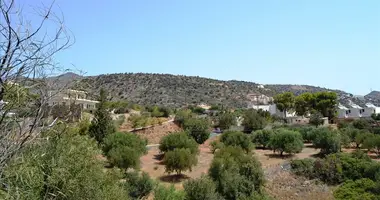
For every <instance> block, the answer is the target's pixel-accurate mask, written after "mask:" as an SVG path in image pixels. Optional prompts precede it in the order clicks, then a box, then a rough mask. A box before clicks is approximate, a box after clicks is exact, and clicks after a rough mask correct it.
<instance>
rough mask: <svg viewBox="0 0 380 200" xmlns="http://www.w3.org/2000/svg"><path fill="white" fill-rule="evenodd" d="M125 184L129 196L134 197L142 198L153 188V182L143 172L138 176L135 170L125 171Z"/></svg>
mask: <svg viewBox="0 0 380 200" xmlns="http://www.w3.org/2000/svg"><path fill="white" fill-rule="evenodd" d="M125 175H126V184H127V190H128V192H129V196H130V197H132V198H134V199H142V198H143V197H146V196H148V195H149V194H150V192H151V191H153V188H154V182H153V180H152V179H151V178H150V177H149V175H148V174H147V173H145V172H143V173H142V175H141V176H140V175H139V174H138V173H137V172H129V173H126V174H125Z"/></svg>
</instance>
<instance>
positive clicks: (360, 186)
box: [334, 179, 379, 200]
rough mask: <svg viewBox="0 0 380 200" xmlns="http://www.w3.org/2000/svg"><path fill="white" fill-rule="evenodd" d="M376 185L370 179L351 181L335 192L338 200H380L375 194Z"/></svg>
mask: <svg viewBox="0 0 380 200" xmlns="http://www.w3.org/2000/svg"><path fill="white" fill-rule="evenodd" d="M375 190H376V183H375V182H374V181H372V180H370V179H359V180H356V181H352V180H349V181H347V182H345V183H344V184H343V185H342V186H340V187H339V188H338V189H336V190H335V191H334V197H335V199H337V200H356V199H360V200H374V199H378V198H379V196H378V195H379V194H376V193H375Z"/></svg>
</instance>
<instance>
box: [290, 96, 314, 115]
mask: <svg viewBox="0 0 380 200" xmlns="http://www.w3.org/2000/svg"><path fill="white" fill-rule="evenodd" d="M314 104H315V97H314V95H313V94H312V93H309V92H305V93H302V94H301V95H299V96H297V97H296V98H295V103H294V108H295V111H296V113H297V115H299V116H306V115H307V114H311V112H312V111H313V110H314Z"/></svg>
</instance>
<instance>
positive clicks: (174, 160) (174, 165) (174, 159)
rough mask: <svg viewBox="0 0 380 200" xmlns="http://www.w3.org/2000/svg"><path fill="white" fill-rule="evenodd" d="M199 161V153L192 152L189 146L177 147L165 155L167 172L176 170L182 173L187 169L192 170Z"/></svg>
mask: <svg viewBox="0 0 380 200" xmlns="http://www.w3.org/2000/svg"><path fill="white" fill-rule="evenodd" d="M197 163H198V158H197V154H194V153H192V152H191V150H190V149H187V148H176V149H174V150H172V151H168V152H166V153H165V156H164V164H165V171H166V172H167V173H172V172H176V173H177V174H181V173H182V172H183V171H186V170H189V171H191V168H192V167H193V166H195V165H196V164H197Z"/></svg>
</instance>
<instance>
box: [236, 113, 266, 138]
mask: <svg viewBox="0 0 380 200" xmlns="http://www.w3.org/2000/svg"><path fill="white" fill-rule="evenodd" d="M243 118H244V120H243V123H242V125H243V126H244V132H245V133H251V132H252V131H257V130H260V129H263V128H264V127H265V126H266V121H265V118H264V117H262V116H261V115H260V114H259V113H257V111H255V110H254V109H249V110H247V111H246V112H245V113H244V116H243Z"/></svg>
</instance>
